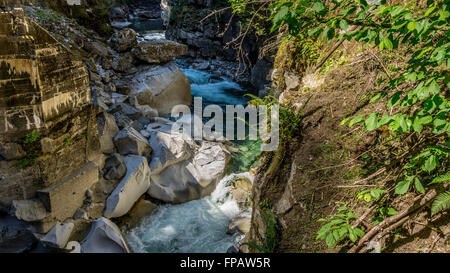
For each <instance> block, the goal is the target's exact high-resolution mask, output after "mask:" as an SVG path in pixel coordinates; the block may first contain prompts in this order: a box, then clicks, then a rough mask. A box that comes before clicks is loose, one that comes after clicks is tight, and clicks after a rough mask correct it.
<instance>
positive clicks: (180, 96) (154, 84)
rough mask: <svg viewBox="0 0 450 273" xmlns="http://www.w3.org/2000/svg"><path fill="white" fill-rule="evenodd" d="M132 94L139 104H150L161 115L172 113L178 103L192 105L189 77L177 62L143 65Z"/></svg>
mask: <svg viewBox="0 0 450 273" xmlns="http://www.w3.org/2000/svg"><path fill="white" fill-rule="evenodd" d="M132 82H133V83H134V85H133V87H132V91H131V94H130V96H133V97H135V98H136V102H137V103H138V104H139V105H148V106H150V107H151V108H153V109H156V110H157V111H158V113H159V114H160V115H166V114H170V113H171V112H172V108H173V107H174V106H176V105H180V104H181V105H188V106H189V105H191V103H192V95H191V86H190V83H189V80H188V78H187V77H186V75H184V74H183V73H182V72H181V70H180V68H179V67H178V66H177V65H176V64H175V63H169V64H166V65H163V66H150V67H143V68H141V69H140V71H139V72H138V73H137V74H136V76H135V77H134V79H133V81H132Z"/></svg>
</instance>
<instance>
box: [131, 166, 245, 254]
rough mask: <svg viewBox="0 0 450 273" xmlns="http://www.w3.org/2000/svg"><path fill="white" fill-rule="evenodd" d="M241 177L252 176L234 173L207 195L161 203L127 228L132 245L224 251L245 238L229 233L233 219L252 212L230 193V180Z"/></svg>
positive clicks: (149, 249)
mask: <svg viewBox="0 0 450 273" xmlns="http://www.w3.org/2000/svg"><path fill="white" fill-rule="evenodd" d="M239 177H247V178H249V179H250V180H252V179H253V178H252V177H251V175H250V174H249V173H242V174H231V175H228V176H226V177H225V178H223V179H222V180H221V181H220V182H219V183H218V185H217V188H216V190H215V191H214V192H213V193H212V194H211V195H210V196H208V197H206V198H204V199H201V200H195V201H191V202H188V203H184V204H181V205H161V206H159V207H158V208H157V209H156V210H155V211H154V212H153V213H152V214H151V215H149V216H147V217H145V218H144V219H142V221H141V223H140V224H139V226H137V227H136V228H134V229H132V230H130V231H127V232H125V236H126V238H127V240H128V243H129V245H130V247H131V248H132V250H133V251H134V252H144V253H158V252H162V253H177V252H178V253H225V252H226V251H227V249H228V248H229V247H230V246H232V245H234V244H235V243H237V242H238V241H239V240H241V239H242V238H243V235H241V234H236V235H228V234H226V230H227V227H228V224H229V222H230V220H231V219H233V218H234V217H236V216H238V215H242V214H243V213H245V214H246V215H248V214H249V213H250V211H246V212H242V211H240V209H239V207H238V205H237V203H236V201H235V200H234V199H233V196H232V194H231V189H230V184H231V182H232V181H233V180H234V179H235V178H239Z"/></svg>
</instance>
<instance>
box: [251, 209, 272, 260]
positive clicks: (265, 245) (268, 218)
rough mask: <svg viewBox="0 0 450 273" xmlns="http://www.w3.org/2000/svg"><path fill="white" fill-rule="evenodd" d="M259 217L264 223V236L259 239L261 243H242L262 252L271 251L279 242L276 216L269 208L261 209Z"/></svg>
mask: <svg viewBox="0 0 450 273" xmlns="http://www.w3.org/2000/svg"><path fill="white" fill-rule="evenodd" d="M261 218H262V220H263V222H264V225H265V234H264V238H263V239H262V240H261V243H262V244H261V245H259V244H256V243H255V242H248V243H244V244H243V245H248V246H249V248H250V249H254V250H258V251H260V252H263V253H273V252H274V251H275V249H276V248H277V247H278V244H279V231H278V228H277V226H278V225H277V218H276V217H275V214H274V213H273V212H272V211H271V210H270V209H265V210H263V211H261Z"/></svg>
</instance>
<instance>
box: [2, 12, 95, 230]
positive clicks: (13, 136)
mask: <svg viewBox="0 0 450 273" xmlns="http://www.w3.org/2000/svg"><path fill="white" fill-rule="evenodd" d="M0 36H1V37H2V39H0V147H2V149H1V151H0V152H1V153H2V154H5V155H7V156H0V210H3V211H6V212H8V211H9V208H10V205H11V203H12V201H13V200H20V201H17V202H16V206H15V209H14V210H12V211H11V212H12V213H16V214H17V213H19V212H20V215H23V216H24V218H26V219H24V220H28V221H33V225H34V224H36V229H37V230H38V231H39V232H47V231H48V230H49V229H50V228H52V227H53V226H54V224H55V223H56V221H57V220H58V221H64V220H65V219H67V218H70V217H72V216H73V214H74V213H75V211H76V210H77V209H78V208H79V207H80V206H81V205H82V204H83V200H84V198H85V192H86V190H87V189H89V188H90V187H91V186H92V185H94V184H95V183H96V182H97V181H98V179H99V178H98V177H99V172H98V166H97V164H96V163H95V162H97V160H98V157H99V155H100V144H99V140H98V129H97V120H96V114H97V112H96V110H95V108H94V106H93V105H92V101H91V90H90V86H89V75H88V72H87V69H86V66H85V64H84V63H83V62H82V61H81V60H80V59H78V58H77V57H76V56H75V55H74V54H73V53H72V52H71V51H70V50H69V49H67V48H65V47H64V46H63V45H62V44H61V43H59V42H58V41H57V40H56V39H55V38H53V37H52V36H51V35H50V34H49V33H48V32H47V31H46V30H44V29H43V28H42V27H40V26H39V25H38V24H37V23H35V22H34V21H31V20H30V19H28V18H27V17H26V16H25V14H24V12H23V10H22V9H14V10H12V11H8V12H0ZM34 198H38V199H40V201H41V202H42V203H43V205H44V207H45V209H46V212H47V213H48V215H47V216H46V217H45V219H41V218H43V217H44V216H45V215H46V213H44V212H42V211H39V213H34V212H37V210H36V206H28V209H30V210H33V211H30V213H31V214H30V213H28V214H27V212H26V211H25V210H26V209H27V208H26V206H25V205H26V204H28V203H26V200H30V199H34ZM19 204H20V205H21V206H19ZM34 204H35V203H34ZM18 209H19V210H18ZM39 209H41V208H39ZM25 216H27V217H25ZM28 216H30V217H28ZM37 220H39V222H38V223H36V222H34V221H37Z"/></svg>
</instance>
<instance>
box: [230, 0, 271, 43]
mask: <svg viewBox="0 0 450 273" xmlns="http://www.w3.org/2000/svg"><path fill="white" fill-rule="evenodd" d="M228 3H229V4H231V7H232V9H233V13H235V14H237V15H239V21H240V24H241V29H242V31H245V30H246V29H249V30H250V31H249V32H248V33H252V34H255V35H256V36H265V35H267V34H269V32H270V21H268V20H267V18H268V17H269V16H270V10H268V9H267V8H264V7H265V6H266V4H267V3H263V2H257V1H249V0H228Z"/></svg>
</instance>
